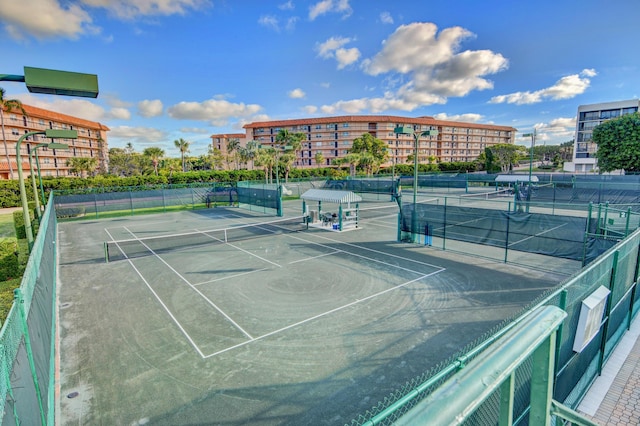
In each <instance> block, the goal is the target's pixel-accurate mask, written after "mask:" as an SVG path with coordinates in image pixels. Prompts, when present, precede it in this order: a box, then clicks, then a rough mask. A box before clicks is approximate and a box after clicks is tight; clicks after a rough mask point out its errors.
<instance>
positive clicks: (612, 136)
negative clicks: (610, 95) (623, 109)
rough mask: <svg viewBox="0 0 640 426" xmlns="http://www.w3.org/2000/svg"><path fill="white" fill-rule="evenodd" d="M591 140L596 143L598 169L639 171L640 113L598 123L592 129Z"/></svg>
mask: <svg viewBox="0 0 640 426" xmlns="http://www.w3.org/2000/svg"><path fill="white" fill-rule="evenodd" d="M592 141H593V142H594V143H596V144H597V145H598V152H596V158H597V159H598V168H599V169H600V171H602V172H611V171H613V170H624V171H625V172H632V173H637V172H640V113H637V112H636V113H634V114H626V115H623V116H622V117H618V118H614V119H612V120H608V121H605V122H604V123H601V124H599V125H598V126H596V127H595V128H594V129H593V138H592Z"/></svg>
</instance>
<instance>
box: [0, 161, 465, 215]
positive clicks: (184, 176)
mask: <svg viewBox="0 0 640 426" xmlns="http://www.w3.org/2000/svg"><path fill="white" fill-rule="evenodd" d="M475 166H476V165H475V163H438V164H420V165H419V171H420V172H421V173H427V172H437V171H441V172H465V171H473V170H475ZM384 172H386V173H391V168H386V169H385V170H384ZM395 172H396V175H401V174H405V175H410V174H413V164H397V165H396V166H395ZM280 175H281V176H280V178H281V179H284V175H285V171H284V170H280ZM348 175H349V169H348V167H347V168H344V167H343V168H337V167H323V168H305V169H295V168H294V169H291V170H290V172H289V179H304V178H311V177H320V178H329V177H333V178H336V177H346V176H348ZM264 178H265V176H264V171H263V170H258V169H254V170H204V171H192V172H184V173H183V172H174V173H171V174H170V175H169V174H168V172H166V171H161V172H160V175H159V176H155V175H138V176H128V177H118V176H110V175H99V176H95V177H88V178H78V177H60V178H55V177H50V176H43V177H42V186H43V188H44V192H45V197H49V193H50V192H51V191H52V190H55V191H62V192H64V191H65V190H74V191H75V190H78V189H91V190H94V191H95V190H96V189H99V188H117V187H121V188H128V187H140V186H152V185H187V184H192V183H206V182H230V183H234V182H238V181H245V180H253V181H260V180H264ZM33 197H34V195H33V191H31V190H29V188H27V199H28V200H29V201H31V202H33ZM20 205H21V202H20V187H19V185H18V181H17V180H2V181H0V208H4V207H18V206H20Z"/></svg>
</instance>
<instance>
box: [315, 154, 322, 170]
mask: <svg viewBox="0 0 640 426" xmlns="http://www.w3.org/2000/svg"><path fill="white" fill-rule="evenodd" d="M314 158H315V160H316V166H318V168H320V166H321V165H322V163H324V155H322V151H318V152H316V155H315V156H314Z"/></svg>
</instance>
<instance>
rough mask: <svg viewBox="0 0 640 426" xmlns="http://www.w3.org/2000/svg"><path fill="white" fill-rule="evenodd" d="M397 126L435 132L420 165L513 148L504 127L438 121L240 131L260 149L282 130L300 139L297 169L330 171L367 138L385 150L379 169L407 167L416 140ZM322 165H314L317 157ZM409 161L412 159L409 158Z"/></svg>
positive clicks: (276, 125)
mask: <svg viewBox="0 0 640 426" xmlns="http://www.w3.org/2000/svg"><path fill="white" fill-rule="evenodd" d="M397 126H411V127H413V128H414V129H415V131H425V130H437V131H438V134H437V136H427V137H421V138H420V140H419V147H418V158H419V160H420V162H421V163H426V162H427V161H433V160H435V161H437V162H468V161H474V160H475V159H477V158H478V156H479V155H480V153H482V152H484V149H485V148H486V147H488V146H491V145H496V144H513V143H515V135H516V129H515V128H513V127H508V126H496V125H491V124H475V123H465V122H455V121H445V120H437V119H435V118H433V117H416V118H411V117H398V116H390V115H347V116H338V117H323V118H303V119H294V120H279V121H263V122H255V123H250V124H247V125H245V126H244V128H245V129H246V133H247V134H246V139H247V140H255V141H258V143H259V144H260V145H262V146H264V145H270V144H273V143H274V142H275V139H276V135H277V134H278V132H279V131H280V130H281V129H285V130H288V131H289V132H292V133H304V134H305V136H306V138H305V140H303V143H302V149H301V150H300V151H299V153H298V158H297V160H296V167H301V168H305V167H319V166H329V165H331V164H332V163H333V161H334V160H335V159H338V158H342V157H344V156H345V155H346V154H347V153H348V150H349V149H350V148H351V146H352V144H353V140H354V139H356V138H358V137H360V136H362V134H364V133H371V134H372V135H373V136H374V137H376V138H378V139H381V140H383V141H384V142H385V143H386V144H387V146H388V148H389V154H390V155H389V161H388V162H387V163H386V164H384V165H383V166H391V165H392V164H393V163H394V162H395V164H406V163H408V160H409V161H410V160H411V158H413V157H412V156H413V151H414V144H415V140H414V138H413V136H412V135H403V134H396V133H395V132H394V129H395V128H396V127H397ZM317 152H320V153H321V154H322V159H323V164H316V153H317ZM410 156H411V157H410Z"/></svg>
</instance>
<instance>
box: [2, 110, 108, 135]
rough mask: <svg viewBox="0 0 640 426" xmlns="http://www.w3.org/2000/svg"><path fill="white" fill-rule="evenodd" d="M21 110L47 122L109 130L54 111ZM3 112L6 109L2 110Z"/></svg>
mask: <svg viewBox="0 0 640 426" xmlns="http://www.w3.org/2000/svg"><path fill="white" fill-rule="evenodd" d="M22 108H24V111H25V112H26V115H27V117H37V118H44V119H47V120H55V121H59V122H62V123H67V124H73V125H76V126H82V127H87V128H90V129H99V130H105V131H109V130H110V129H109V128H108V127H107V126H105V125H104V124H102V123H98V122H96V121H90V120H85V119H83V118H78V117H73V116H71V115H66V114H61V113H59V112H54V111H49V110H46V109H42V108H38V107H34V106H31V105H27V104H22ZM4 110H5V111H7V110H6V108H5V109H4ZM11 112H12V113H16V112H19V113H22V111H20V110H19V109H18V110H16V109H12V110H11Z"/></svg>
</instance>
